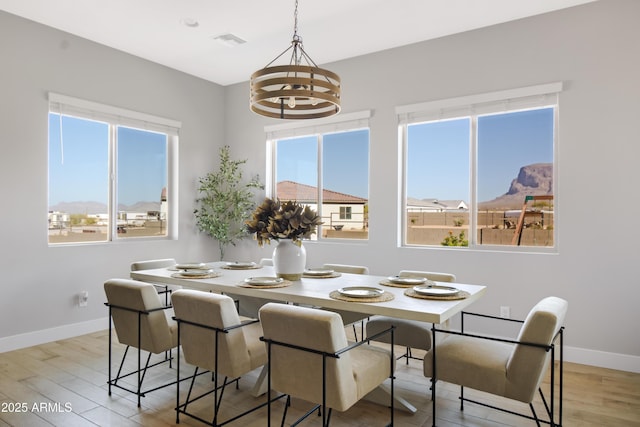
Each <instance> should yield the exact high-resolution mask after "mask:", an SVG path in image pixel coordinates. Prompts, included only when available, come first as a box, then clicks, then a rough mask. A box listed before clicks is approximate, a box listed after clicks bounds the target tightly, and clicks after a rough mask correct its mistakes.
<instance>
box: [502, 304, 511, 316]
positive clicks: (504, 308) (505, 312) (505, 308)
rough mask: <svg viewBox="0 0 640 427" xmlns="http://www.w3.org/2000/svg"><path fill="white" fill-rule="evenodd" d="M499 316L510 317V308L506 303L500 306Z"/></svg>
mask: <svg viewBox="0 0 640 427" xmlns="http://www.w3.org/2000/svg"><path fill="white" fill-rule="evenodd" d="M500 317H502V318H503V319H509V318H511V308H509V306H506V305H502V306H500Z"/></svg>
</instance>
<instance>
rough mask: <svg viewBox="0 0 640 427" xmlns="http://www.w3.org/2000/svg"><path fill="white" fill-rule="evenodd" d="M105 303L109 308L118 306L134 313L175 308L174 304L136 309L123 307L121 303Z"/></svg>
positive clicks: (147, 312)
mask: <svg viewBox="0 0 640 427" xmlns="http://www.w3.org/2000/svg"><path fill="white" fill-rule="evenodd" d="M104 305H106V306H107V307H109V308H117V309H120V310H126V311H131V312H133V313H141V314H149V313H153V312H155V311H160V310H169V309H171V308H173V306H172V305H171V304H169V305H163V306H162V307H157V308H152V309H151V310H136V309H133V308H129V307H122V306H121V305H115V304H109V303H108V302H105V303H104Z"/></svg>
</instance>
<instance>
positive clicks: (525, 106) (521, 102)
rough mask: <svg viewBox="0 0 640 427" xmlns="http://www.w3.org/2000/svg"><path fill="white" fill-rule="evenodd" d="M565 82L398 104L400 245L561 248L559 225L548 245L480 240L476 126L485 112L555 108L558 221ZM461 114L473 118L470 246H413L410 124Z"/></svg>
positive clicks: (522, 249)
mask: <svg viewBox="0 0 640 427" xmlns="http://www.w3.org/2000/svg"><path fill="white" fill-rule="evenodd" d="M562 88H563V83H562V82H553V83H547V84H541V85H535V86H527V87H521V88H515V89H507V90H502V91H496V92H487V93H482V94H477V95H469V96H462V97H456V98H449V99H441V100H436V101H429V102H422V103H417V104H410V105H404V106H398V107H396V115H397V119H398V148H399V156H398V160H399V165H398V166H399V167H398V171H399V174H400V176H399V183H400V185H399V186H400V197H399V204H398V215H399V218H400V221H398V230H397V232H398V246H399V247H407V248H419V249H423V248H424V249H436V250H451V249H456V250H460V249H462V250H482V251H507V252H541V253H557V252H558V250H559V249H558V248H559V235H558V229H559V227H554V229H553V235H554V237H553V242H554V245H553V246H550V247H546V246H509V245H489V244H482V245H480V244H478V243H477V212H478V209H477V200H476V199H477V194H476V183H477V135H476V132H475V130H476V129H477V120H476V117H477V116H480V115H485V114H494V113H501V112H504V113H506V112H515V111H523V110H529V109H536V108H544V107H553V108H554V124H555V126H554V131H553V194H554V223H555V224H558V221H559V219H560V216H559V205H560V204H559V203H558V201H559V199H560V197H559V194H558V188H559V186H558V112H559V102H560V92H562ZM461 117H471V120H472V121H473V122H476V123H473V125H472V130H471V138H470V139H471V141H470V151H469V155H470V160H469V166H470V180H471V182H470V198H471V199H470V201H469V202H470V203H469V205H470V208H471V209H470V212H469V222H470V224H469V233H468V236H467V238H468V240H469V246H468V247H464V248H450V247H446V246H437V245H410V244H407V243H406V230H407V225H408V224H407V215H406V200H407V190H406V189H407V183H406V170H405V169H406V164H407V144H408V132H407V126H408V125H410V124H416V123H422V122H429V121H436V120H446V119H454V118H461Z"/></svg>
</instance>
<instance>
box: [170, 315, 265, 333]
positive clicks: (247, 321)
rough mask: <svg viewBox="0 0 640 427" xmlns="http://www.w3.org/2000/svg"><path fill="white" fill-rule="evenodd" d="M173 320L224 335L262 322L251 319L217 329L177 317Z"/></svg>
mask: <svg viewBox="0 0 640 427" xmlns="http://www.w3.org/2000/svg"><path fill="white" fill-rule="evenodd" d="M172 319H173V320H175V321H176V322H178V324H180V323H186V324H187V325H192V326H197V327H199V328H203V329H209V330H211V331H216V332H222V333H225V334H228V333H229V331H231V330H233V329H238V328H242V327H244V326H247V325H252V324H254V323H258V322H260V320H258V319H250V320H245V321H242V322H240V323H238V324H237V325H231V326H227V327H226V328H216V327H214V326H209V325H203V324H202V323H197V322H190V321H188V320H183V319H180V318H179V317H177V316H173V317H172Z"/></svg>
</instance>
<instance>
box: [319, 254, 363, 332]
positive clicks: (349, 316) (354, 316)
mask: <svg viewBox="0 0 640 427" xmlns="http://www.w3.org/2000/svg"><path fill="white" fill-rule="evenodd" d="M322 268H324V269H328V270H333V271H335V272H338V273H350V274H369V267H366V266H363V265H349V264H324V265H323V266H322ZM327 310H330V311H333V312H335V313H338V314H339V315H340V316H341V317H342V322H343V324H344V325H345V326H349V325H351V326H352V328H353V335H354V338H355V340H356V341H358V331H357V329H356V323H358V322H360V337H361V338H364V321H365V319H367V317H368V316H367V315H365V314H362V313H357V312H355V311H347V310H336V309H333V308H331V309H327Z"/></svg>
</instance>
